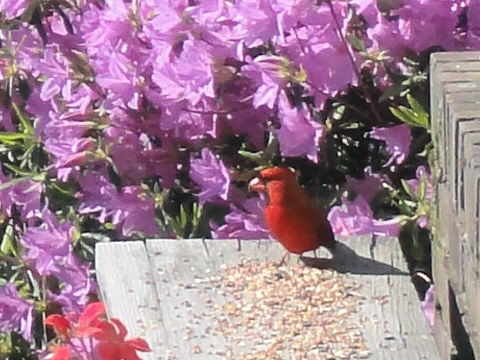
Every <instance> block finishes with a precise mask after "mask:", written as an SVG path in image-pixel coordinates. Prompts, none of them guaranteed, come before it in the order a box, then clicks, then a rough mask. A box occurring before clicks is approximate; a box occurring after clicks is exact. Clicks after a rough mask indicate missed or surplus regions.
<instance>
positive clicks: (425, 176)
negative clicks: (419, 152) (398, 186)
mask: <svg viewBox="0 0 480 360" xmlns="http://www.w3.org/2000/svg"><path fill="white" fill-rule="evenodd" d="M405 182H406V183H407V185H408V187H409V188H410V190H411V191H412V193H413V194H414V195H415V196H418V195H419V193H420V184H421V183H422V182H424V183H425V200H426V201H427V202H428V201H430V200H432V197H433V184H432V178H431V176H430V172H429V171H428V170H427V169H426V168H425V166H423V165H421V166H419V167H418V168H417V170H416V171H415V179H410V180H405Z"/></svg>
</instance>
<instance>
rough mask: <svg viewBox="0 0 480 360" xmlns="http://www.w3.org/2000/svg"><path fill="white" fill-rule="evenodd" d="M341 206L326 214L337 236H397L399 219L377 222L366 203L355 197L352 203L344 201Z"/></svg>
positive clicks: (399, 226)
mask: <svg viewBox="0 0 480 360" xmlns="http://www.w3.org/2000/svg"><path fill="white" fill-rule="evenodd" d="M343 203H344V204H343V206H334V207H332V208H331V209H330V212H329V213H328V217H327V218H328V221H329V222H330V224H331V225H332V229H333V232H334V233H335V235H337V236H355V235H365V234H373V235H374V236H377V235H379V236H398V234H399V232H400V228H401V219H400V218H393V219H389V220H377V219H374V218H373V212H372V210H371V209H370V206H369V205H368V203H367V201H366V200H365V199H364V198H363V197H362V196H357V197H356V198H355V200H354V201H348V200H346V199H344V201H343Z"/></svg>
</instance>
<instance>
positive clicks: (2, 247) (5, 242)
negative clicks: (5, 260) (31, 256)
mask: <svg viewBox="0 0 480 360" xmlns="http://www.w3.org/2000/svg"><path fill="white" fill-rule="evenodd" d="M0 251H1V252H2V254H4V255H10V254H14V253H15V247H14V245H13V224H12V221H10V222H9V224H8V225H7V228H6V229H5V233H4V234H3V239H2V243H1V244H0Z"/></svg>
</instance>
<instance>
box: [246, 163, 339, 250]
mask: <svg viewBox="0 0 480 360" xmlns="http://www.w3.org/2000/svg"><path fill="white" fill-rule="evenodd" d="M249 186H250V188H251V189H252V190H254V191H257V192H266V193H267V194H268V197H269V203H268V206H267V207H266V208H265V222H266V223H267V226H268V227H269V229H270V231H271V232H272V234H273V236H274V237H275V238H276V239H277V240H278V241H279V242H280V243H281V244H282V245H283V246H284V247H285V248H286V249H287V250H288V251H289V252H292V253H295V254H299V255H301V254H302V253H304V252H305V251H310V250H315V249H317V248H318V247H319V246H324V247H327V248H330V249H333V248H334V247H335V238H334V235H333V231H332V228H331V226H330V223H329V222H328V220H327V217H326V215H325V212H324V211H323V210H322V209H319V208H318V207H316V206H315V204H314V203H313V201H312V199H310V198H309V197H308V195H307V194H306V193H305V191H304V190H303V188H302V187H301V186H300V185H299V184H298V182H297V180H296V178H295V174H294V173H293V172H291V171H290V170H289V169H287V168H283V167H271V168H267V169H264V170H262V171H260V173H259V175H258V177H256V178H254V179H253V180H252V181H251V182H250V184H249Z"/></svg>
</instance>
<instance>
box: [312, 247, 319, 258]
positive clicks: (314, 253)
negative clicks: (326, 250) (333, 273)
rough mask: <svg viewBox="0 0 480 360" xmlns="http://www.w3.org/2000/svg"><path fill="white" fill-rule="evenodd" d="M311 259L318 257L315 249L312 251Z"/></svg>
mask: <svg viewBox="0 0 480 360" xmlns="http://www.w3.org/2000/svg"><path fill="white" fill-rule="evenodd" d="M313 257H314V258H315V259H317V258H318V256H317V249H313Z"/></svg>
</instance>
